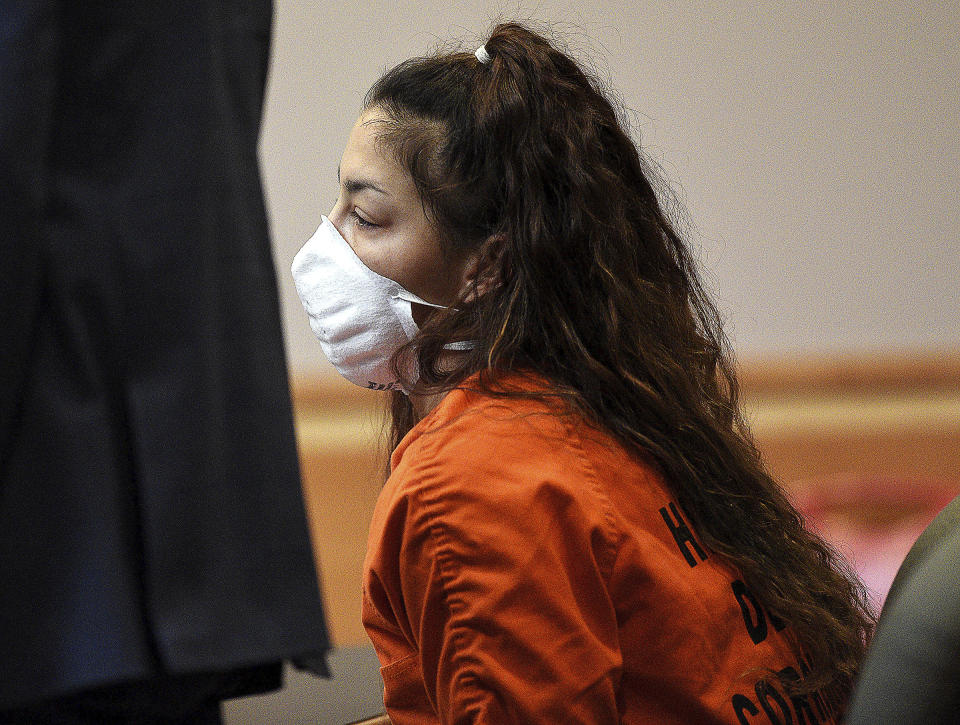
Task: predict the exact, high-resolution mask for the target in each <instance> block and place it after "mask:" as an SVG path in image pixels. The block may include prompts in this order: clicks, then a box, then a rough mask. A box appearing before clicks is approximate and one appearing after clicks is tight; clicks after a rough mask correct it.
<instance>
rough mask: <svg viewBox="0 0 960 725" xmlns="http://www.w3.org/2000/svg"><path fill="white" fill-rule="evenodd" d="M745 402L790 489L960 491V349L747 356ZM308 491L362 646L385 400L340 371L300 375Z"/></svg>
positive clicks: (354, 636)
mask: <svg viewBox="0 0 960 725" xmlns="http://www.w3.org/2000/svg"><path fill="white" fill-rule="evenodd" d="M740 376H741V383H742V388H743V398H742V402H743V408H744V411H745V413H746V414H747V417H748V419H749V420H750V421H751V427H752V430H753V433H754V437H755V439H756V441H757V444H758V447H759V448H760V450H761V452H762V453H763V455H764V458H765V460H766V462H767V465H768V467H769V469H770V470H771V472H772V473H773V474H774V475H775V476H776V477H777V478H778V480H780V481H781V482H782V483H783V484H784V486H785V488H786V489H787V490H788V491H789V492H793V493H803V492H807V491H810V490H815V489H816V488H817V487H822V488H823V487H830V486H832V485H834V482H835V481H837V480H842V479H844V478H850V477H859V478H861V479H864V480H873V479H875V480H878V481H879V480H884V481H890V480H896V481H901V482H903V485H905V486H909V485H910V482H911V481H916V482H918V483H929V482H935V483H939V484H943V485H946V486H947V487H951V486H953V487H955V489H956V490H958V491H960V353H954V352H948V353H936V354H926V355H914V356H876V355H874V356H870V357H867V358H854V357H845V358H836V357H833V358H815V359H812V358H803V359H799V358H798V359H781V360H757V361H749V362H746V363H744V364H743V365H742V366H741V373H740ZM293 391H294V402H295V409H296V420H297V434H298V440H299V444H300V453H301V461H302V466H303V474H304V498H305V501H306V506H307V510H308V515H309V518H310V521H311V529H312V535H313V540H314V546H315V551H316V555H317V560H318V564H319V567H320V571H321V575H322V583H323V588H324V595H325V599H326V602H327V608H328V616H329V619H330V624H331V628H332V634H333V638H334V642H335V643H336V644H337V645H340V646H349V645H356V644H363V643H365V641H366V636H365V634H364V633H363V629H362V626H361V624H360V617H359V610H360V568H361V565H362V562H363V555H364V551H365V549H366V540H367V528H368V526H369V522H370V516H371V513H372V511H373V505H374V502H375V500H376V497H377V493H378V492H379V490H380V487H381V485H382V481H383V478H384V471H385V463H386V452H385V450H384V445H383V443H382V437H381V435H380V434H381V430H382V416H381V415H380V414H379V412H378V408H379V405H380V404H381V403H382V402H383V400H384V396H382V395H381V394H378V393H372V392H370V391H366V390H362V389H361V388H358V387H356V386H353V385H351V384H350V383H348V382H346V381H343V380H340V379H339V378H336V379H334V378H327V377H324V378H316V379H309V378H304V379H299V380H296V381H295V382H294V387H293Z"/></svg>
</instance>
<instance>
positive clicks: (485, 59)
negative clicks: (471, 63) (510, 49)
mask: <svg viewBox="0 0 960 725" xmlns="http://www.w3.org/2000/svg"><path fill="white" fill-rule="evenodd" d="M474 55H475V56H477V60H479V61H480V62H481V63H483V64H484V65H487V63H489V62H490V54H489V53H488V52H487V47H486V46H485V45H481V46H480V47H479V48H477V49H476V51H475V52H474Z"/></svg>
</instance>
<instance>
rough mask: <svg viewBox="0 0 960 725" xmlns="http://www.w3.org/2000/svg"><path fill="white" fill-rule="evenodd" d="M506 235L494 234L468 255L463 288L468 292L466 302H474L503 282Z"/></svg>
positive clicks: (465, 297)
mask: <svg viewBox="0 0 960 725" xmlns="http://www.w3.org/2000/svg"><path fill="white" fill-rule="evenodd" d="M505 247H506V237H505V236H504V235H503V234H493V235H491V236H489V237H487V239H486V241H484V243H483V244H481V245H480V247H479V248H477V249H476V250H475V251H473V252H471V253H470V255H469V256H468V257H467V260H466V263H465V264H464V267H463V280H462V286H461V288H460V289H461V290H464V291H465V292H466V294H465V296H464V298H463V299H464V302H474V301H476V300H477V299H479V298H480V297H482V296H483V295H485V294H486V293H487V292H488V291H490V290H491V289H494V288H495V287H497V286H499V285H500V284H501V283H502V282H503V276H502V274H501V264H502V261H503V250H504V248H505Z"/></svg>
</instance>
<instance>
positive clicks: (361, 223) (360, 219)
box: [351, 209, 377, 227]
mask: <svg viewBox="0 0 960 725" xmlns="http://www.w3.org/2000/svg"><path fill="white" fill-rule="evenodd" d="M351 214H352V215H353V216H354V218H355V219H356V220H357V226H358V227H375V226H377V225H376V224H374V223H373V222H372V221H370V220H369V219H364V218H363V217H362V216H360V214H358V213H357V210H356V209H354V210H353V211H352V212H351Z"/></svg>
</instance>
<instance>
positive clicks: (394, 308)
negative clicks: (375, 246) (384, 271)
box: [292, 217, 442, 392]
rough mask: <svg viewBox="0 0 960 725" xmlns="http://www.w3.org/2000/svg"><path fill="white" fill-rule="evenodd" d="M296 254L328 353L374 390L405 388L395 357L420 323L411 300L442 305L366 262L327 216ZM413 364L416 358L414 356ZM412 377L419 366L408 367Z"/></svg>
mask: <svg viewBox="0 0 960 725" xmlns="http://www.w3.org/2000/svg"><path fill="white" fill-rule="evenodd" d="M321 219H322V221H321V223H320V227H319V228H318V229H317V231H316V233H315V234H314V235H313V236H312V237H311V238H310V240H309V241H308V242H307V243H306V244H304V245H303V248H302V249H301V250H300V251H299V252H297V256H296V257H294V259H293V269H292V272H293V279H294V283H295V284H296V287H297V293H298V294H299V295H300V301H301V302H303V306H304V308H306V310H307V314H308V315H309V316H310V327H312V328H313V332H314V334H315V335H316V336H317V338H319V340H320V347H321V348H322V349H323V353H324V355H326V356H327V359H329V360H330V362H331V363H333V365H334V367H335V368H336V369H337V370H338V371H339V372H340V374H341V375H343V377H345V378H346V379H347V380H349V381H350V382H352V383H356V384H357V385H360V386H362V387H364V388H370V389H371V390H403V392H407V391H406V390H404V389H403V386H402V384H401V383H400V380H398V379H397V376H396V375H394V374H393V371H392V370H391V369H390V367H391V366H390V358H391V357H392V356H393V354H394V353H395V352H396V351H397V350H398V349H400V347H401V346H403V345H405V344H406V343H408V342H409V341H410V340H411V339H413V336H414V335H416V334H417V333H418V332H419V331H420V329H419V328H418V327H417V323H416V322H414V321H413V312H412V310H411V307H410V305H411V303H413V302H416V303H418V304H421V305H427V306H428V307H442V306H441V305H435V304H432V303H430V302H427V301H425V300H423V299H421V298H419V297H417V295H415V294H413V293H412V292H409V291H407V290H405V289H404V288H403V287H401V286H400V285H399V284H398V283H396V282H394V281H393V280H392V279H388V278H386V277H383V276H381V275H379V274H377V273H376V272H374V271H373V270H372V269H370V268H369V267H367V266H366V265H365V264H364V263H363V262H362V261H361V260H360V258H359V257H358V256H357V255H356V254H355V253H354V251H353V249H352V248H351V247H350V245H349V244H348V243H347V241H346V240H345V239H344V238H343V237H342V236H341V235H340V232H338V231H337V228H336V227H335V226H334V225H333V223H332V222H331V221H330V220H329V219H327V217H321ZM410 365H411V366H415V365H416V363H415V362H413V361H411V362H410ZM404 372H405V373H407V375H408V378H409V379H410V380H411V381H413V380H416V379H417V377H418V375H417V372H416V369H415V367H414V368H413V369H409V370H405V371H404Z"/></svg>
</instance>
